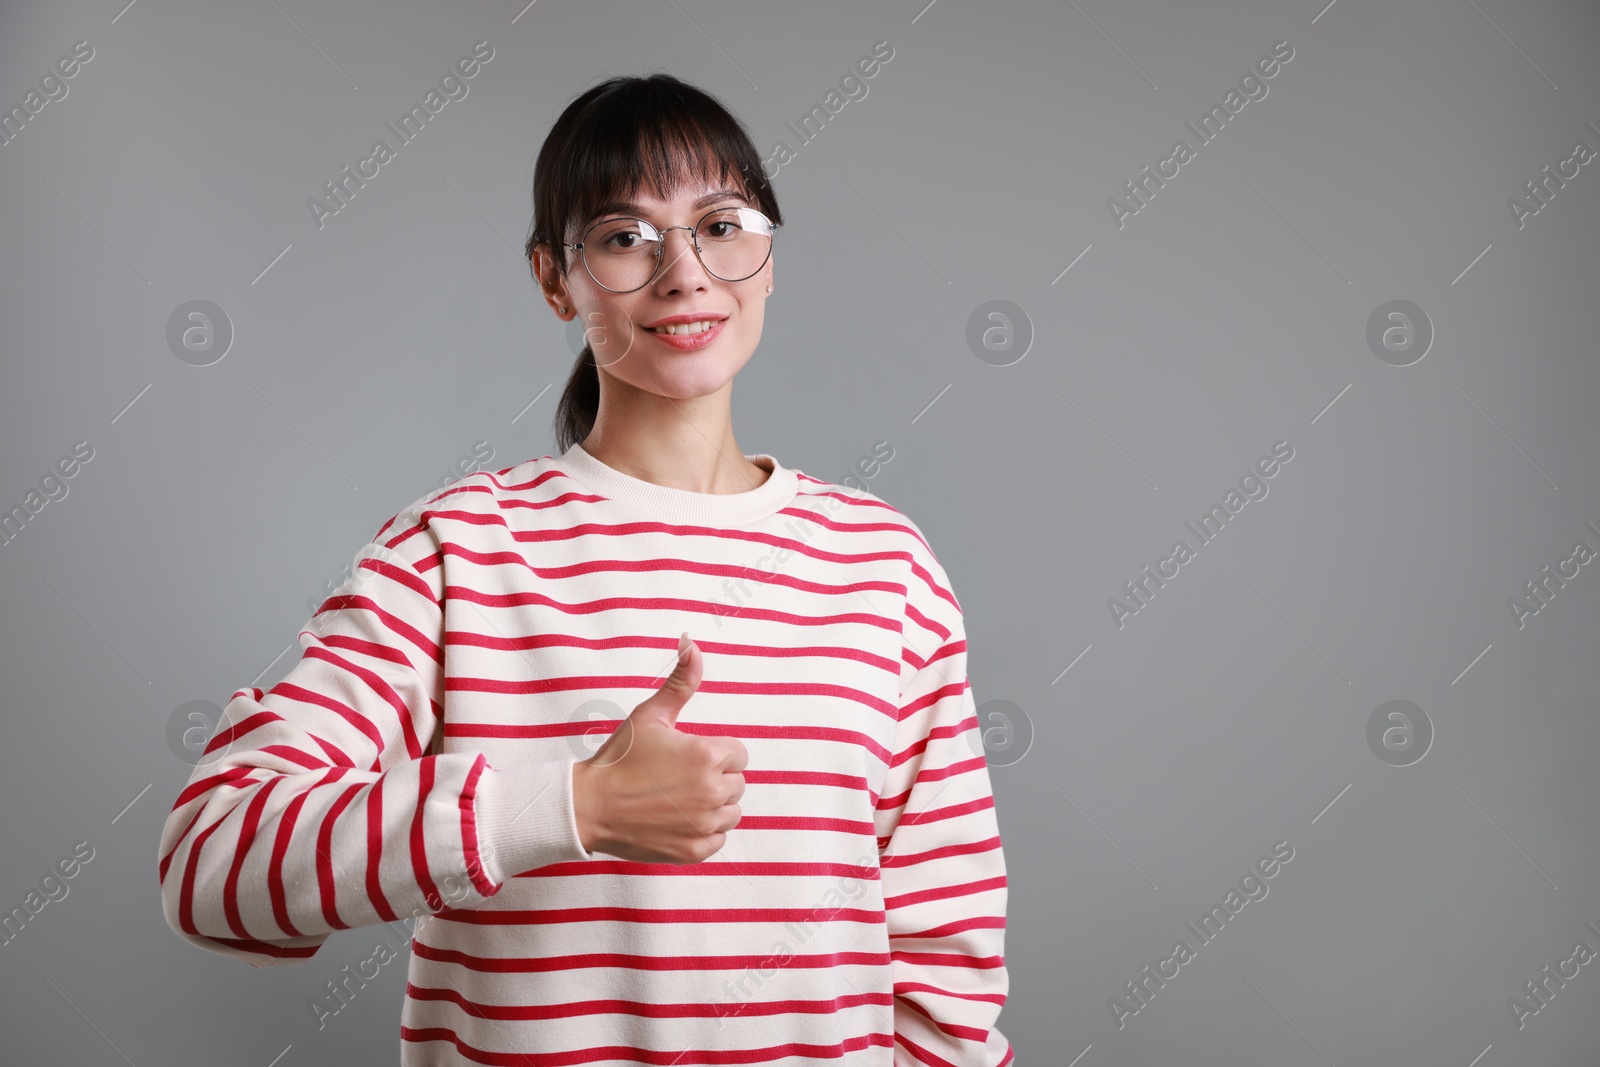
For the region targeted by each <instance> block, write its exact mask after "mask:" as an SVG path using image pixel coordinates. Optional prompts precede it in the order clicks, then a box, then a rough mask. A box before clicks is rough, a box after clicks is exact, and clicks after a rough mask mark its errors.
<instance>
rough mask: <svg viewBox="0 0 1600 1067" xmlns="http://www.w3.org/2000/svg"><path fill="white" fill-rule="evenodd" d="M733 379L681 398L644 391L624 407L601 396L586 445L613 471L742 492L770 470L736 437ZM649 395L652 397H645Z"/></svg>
mask: <svg viewBox="0 0 1600 1067" xmlns="http://www.w3.org/2000/svg"><path fill="white" fill-rule="evenodd" d="M732 385H733V383H732V382H729V383H728V385H727V386H725V387H724V388H723V389H721V390H718V393H716V394H712V395H709V396H703V397H694V398H690V399H687V400H677V399H673V398H671V397H663V396H659V395H656V394H653V393H642V391H640V392H641V393H642V395H641V397H640V398H639V399H638V400H637V401H634V402H628V403H625V404H623V405H621V407H623V408H625V409H626V410H619V405H617V404H615V403H609V404H608V403H607V400H608V399H609V397H606V396H602V399H601V403H600V412H599V414H598V415H597V416H596V417H595V422H594V428H593V429H592V430H591V431H590V432H589V435H588V436H587V437H585V438H584V439H583V442H582V444H583V449H584V451H585V452H588V453H589V454H590V455H591V456H593V457H594V458H595V459H598V460H599V461H600V462H602V463H604V464H605V465H606V466H608V467H610V468H612V469H613V470H618V471H621V472H622V473H623V474H627V475H629V476H631V477H634V478H639V479H641V480H643V481H647V482H653V483H655V484H656V485H664V486H667V487H668V488H672V489H683V490H686V491H688V492H691V493H743V492H748V491H749V490H751V489H754V488H756V487H757V486H759V485H761V484H762V483H763V482H765V481H766V479H767V477H768V475H769V473H770V472H769V471H767V470H766V469H765V468H763V467H759V466H757V465H756V464H754V463H751V462H750V461H749V460H748V459H745V457H744V452H743V451H742V450H741V449H740V448H739V443H738V441H736V440H735V439H734V436H733V419H732V413H731V411H730V408H729V403H728V399H729V398H728V395H727V394H730V393H731V392H732ZM645 398H648V399H645Z"/></svg>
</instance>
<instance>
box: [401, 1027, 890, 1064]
mask: <svg viewBox="0 0 1600 1067" xmlns="http://www.w3.org/2000/svg"><path fill="white" fill-rule="evenodd" d="M400 1040H402V1041H412V1042H425V1041H443V1042H446V1043H448V1044H450V1045H453V1046H454V1047H455V1049H456V1051H457V1052H458V1053H460V1054H461V1055H462V1056H464V1057H466V1058H467V1059H469V1060H471V1061H472V1062H473V1063H485V1064H490V1065H492V1067H502V1065H503V1067H568V1065H570V1064H582V1063H593V1062H595V1061H596V1060H613V1059H624V1060H627V1061H629V1062H630V1063H645V1064H657V1065H662V1067H673V1065H675V1064H676V1065H681V1067H687V1065H689V1064H702V1063H766V1062H769V1061H771V1060H776V1059H782V1058H783V1057H786V1056H809V1057H814V1058H818V1059H830V1060H832V1059H838V1058H839V1057H841V1056H843V1055H844V1054H845V1053H847V1052H855V1051H858V1050H859V1049H864V1048H872V1047H883V1048H888V1047H889V1046H890V1045H891V1044H892V1041H891V1038H890V1036H889V1035H888V1034H864V1035H862V1036H860V1037H851V1038H846V1039H845V1040H843V1041H840V1042H837V1043H835V1044H832V1045H803V1044H800V1043H799V1042H796V1041H788V1042H785V1043H784V1044H781V1045H767V1046H764V1047H762V1048H750V1049H738V1050H734V1051H729V1052H722V1051H714V1050H710V1049H699V1048H697V1049H682V1050H680V1051H677V1052H652V1051H650V1050H649V1049H642V1048H638V1047H637V1046H634V1045H591V1046H588V1047H587V1048H582V1049H578V1050H576V1051H573V1052H490V1051H487V1050H485V1049H480V1048H475V1047H474V1046H472V1045H469V1044H467V1042H465V1041H463V1040H462V1039H461V1037H460V1036H459V1035H457V1033H456V1032H455V1031H454V1030H451V1029H450V1028H448V1027H443V1026H433V1027H427V1028H425V1029H416V1028H413V1027H410V1026H406V1025H405V1024H403V1023H402V1024H401V1026H400Z"/></svg>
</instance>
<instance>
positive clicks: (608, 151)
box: [529, 75, 783, 272]
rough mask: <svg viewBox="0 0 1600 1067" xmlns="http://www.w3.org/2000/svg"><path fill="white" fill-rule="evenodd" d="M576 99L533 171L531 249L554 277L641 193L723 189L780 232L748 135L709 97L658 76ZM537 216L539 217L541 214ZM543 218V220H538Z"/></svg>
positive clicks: (612, 84) (624, 81)
mask: <svg viewBox="0 0 1600 1067" xmlns="http://www.w3.org/2000/svg"><path fill="white" fill-rule="evenodd" d="M586 96H587V99H580V100H579V101H576V102H575V103H574V105H573V106H572V107H570V108H569V109H568V111H567V112H566V113H565V114H563V115H562V117H561V118H560V120H558V122H557V123H556V126H555V128H553V129H552V130H551V137H550V138H549V140H547V142H546V145H545V150H544V151H542V152H541V153H540V159H539V163H538V165H537V166H536V168H535V170H536V174H535V186H536V187H537V189H538V195H537V196H536V201H537V202H536V205H535V208H536V210H535V216H536V218H535V221H536V223H543V224H542V225H536V227H535V229H536V231H537V232H536V234H535V235H534V237H532V238H530V240H529V251H530V252H531V251H532V245H533V244H534V243H535V242H536V241H545V242H548V243H550V244H552V245H553V246H556V247H553V248H552V251H553V252H554V253H555V255H556V258H557V260H558V262H559V263H560V264H561V269H562V271H563V272H565V271H566V270H567V269H568V265H569V261H568V257H567V253H568V252H569V251H570V250H569V249H566V248H563V247H560V244H561V243H562V242H567V241H577V240H579V235H580V234H581V233H582V232H583V231H584V230H585V229H586V228H587V227H588V225H589V224H590V223H593V222H594V221H596V220H597V219H599V218H600V217H601V216H602V215H604V214H606V213H608V212H610V211H611V210H613V209H614V208H615V207H616V205H618V204H620V203H626V202H636V201H638V200H639V199H640V198H641V194H646V193H647V194H650V195H653V196H656V197H659V198H661V199H663V200H670V199H672V198H673V197H674V196H675V195H676V194H677V193H678V192H679V191H680V190H681V189H682V188H684V187H685V186H689V187H696V186H698V185H699V184H700V183H704V184H705V185H707V186H708V187H709V188H712V189H732V190H736V191H737V192H738V193H739V194H740V195H741V196H743V197H744V198H745V200H746V202H747V203H748V204H749V205H750V206H752V207H755V208H756V209H757V210H759V211H761V212H762V213H763V214H764V215H766V216H767V217H768V218H769V219H771V220H772V221H773V222H774V223H778V224H780V225H781V224H782V221H783V220H782V219H781V218H780V217H779V213H778V206H777V201H776V198H775V197H774V195H773V193H772V187H771V183H770V182H769V181H768V180H767V177H766V175H765V173H764V172H763V170H762V162H761V157H760V156H759V154H757V152H756V151H755V147H754V145H753V144H751V142H750V138H749V135H748V134H746V133H745V131H744V128H743V127H742V126H741V125H740V124H739V122H738V120H737V119H736V118H734V117H733V115H732V114H731V113H729V112H728V111H727V109H725V108H724V107H723V106H722V105H721V104H720V103H719V102H717V101H716V99H715V98H714V97H711V96H710V95H708V94H706V93H704V92H702V91H701V90H698V89H696V88H694V87H692V86H688V85H685V84H684V83H682V82H679V81H677V80H676V79H674V78H671V77H670V76H667V75H655V76H653V77H650V78H642V79H614V80H613V81H612V82H609V83H607V84H605V85H603V86H597V87H596V88H595V89H594V90H591V92H590V93H588V94H586ZM540 209H542V211H541V210H540ZM541 215H542V218H541V217H540V216H541Z"/></svg>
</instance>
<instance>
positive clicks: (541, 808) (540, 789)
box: [473, 758, 593, 885]
mask: <svg viewBox="0 0 1600 1067" xmlns="http://www.w3.org/2000/svg"><path fill="white" fill-rule="evenodd" d="M575 762H577V761H576V760H575V759H571V758H569V759H564V760H549V761H544V762H539V763H520V764H517V765H515V766H512V767H507V768H505V769H502V770H496V769H495V768H493V767H485V768H484V770H483V775H482V777H481V778H480V779H479V780H478V790H477V795H476V797H475V799H474V802H473V803H474V805H475V808H474V813H473V814H474V818H475V820H476V822H477V827H478V849H479V852H480V862H481V863H482V865H483V873H484V874H485V876H487V877H488V878H489V880H490V881H492V882H494V884H495V885H500V884H501V883H503V882H504V881H505V880H506V879H507V878H510V877H511V876H513V875H517V874H521V873H522V872H523V871H531V870H533V869H534V868H536V867H544V866H546V865H548V864H551V863H564V862H570V861H574V860H587V859H590V858H592V857H593V853H591V852H590V851H589V850H588V849H586V848H584V847H583V840H582V839H581V838H580V837H579V836H578V819H577V813H576V810H575V809H574V807H573V803H572V765H573V764H574V763H575Z"/></svg>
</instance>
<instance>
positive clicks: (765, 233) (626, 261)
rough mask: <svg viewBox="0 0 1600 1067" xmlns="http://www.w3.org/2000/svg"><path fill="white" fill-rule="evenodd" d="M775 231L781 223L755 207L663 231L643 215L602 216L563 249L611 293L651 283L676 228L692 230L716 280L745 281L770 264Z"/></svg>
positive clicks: (715, 213)
mask: <svg viewBox="0 0 1600 1067" xmlns="http://www.w3.org/2000/svg"><path fill="white" fill-rule="evenodd" d="M777 229H778V224H777V223H775V222H773V221H772V220H771V219H769V218H767V217H766V216H765V215H763V214H762V213H761V212H759V211H757V210H756V209H755V208H751V207H727V208H715V209H713V210H711V211H708V212H707V213H706V214H705V215H704V216H703V217H702V218H701V219H700V221H699V222H697V223H696V224H695V225H693V226H668V227H667V228H666V229H664V230H658V229H656V228H655V227H654V226H652V225H651V224H650V223H648V222H646V221H645V220H644V219H634V218H610V219H603V220H601V221H600V222H597V223H595V224H594V225H593V226H591V227H589V229H588V230H586V231H585V232H584V234H583V240H581V241H579V242H578V243H576V244H571V243H567V242H563V243H562V247H564V248H576V249H579V250H580V251H581V252H582V255H583V266H584V269H585V270H587V271H588V272H589V277H591V278H593V279H594V281H595V284H596V285H598V286H600V287H601V288H602V289H607V290H610V291H611V292H613V293H631V292H633V291H634V290H636V289H642V288H644V287H645V286H646V285H649V284H650V282H651V281H652V280H653V279H654V278H655V276H656V275H657V274H658V273H659V272H660V270H661V250H662V248H663V246H665V244H666V235H667V234H668V233H670V232H672V231H673V230H688V231H689V242H690V244H692V245H693V246H694V253H695V255H696V256H697V257H699V260H700V265H701V266H703V267H705V269H706V272H707V273H709V274H710V275H711V276H712V277H713V278H718V279H721V280H722V281H725V282H742V281H744V280H745V279H746V278H749V277H751V276H752V275H754V274H755V273H756V272H757V271H759V270H760V269H761V268H762V267H764V266H766V264H767V259H768V257H770V256H771V255H772V239H773V236H774V232H775V231H776V230H777ZM702 238H703V240H702Z"/></svg>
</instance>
